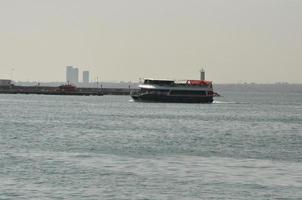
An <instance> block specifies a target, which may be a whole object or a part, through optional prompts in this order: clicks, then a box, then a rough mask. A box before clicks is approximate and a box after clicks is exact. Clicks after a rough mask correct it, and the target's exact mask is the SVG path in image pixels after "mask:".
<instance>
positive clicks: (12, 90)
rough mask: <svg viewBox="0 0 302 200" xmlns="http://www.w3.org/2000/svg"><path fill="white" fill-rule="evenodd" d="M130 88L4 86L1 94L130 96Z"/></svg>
mask: <svg viewBox="0 0 302 200" xmlns="http://www.w3.org/2000/svg"><path fill="white" fill-rule="evenodd" d="M130 91H131V89H130V88H74V89H71V90H70V89H67V88H62V87H49V86H2V87H0V94H42V95H79V96H92V95H93V96H102V95H129V94H130Z"/></svg>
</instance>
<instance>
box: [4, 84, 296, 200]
mask: <svg viewBox="0 0 302 200" xmlns="http://www.w3.org/2000/svg"><path fill="white" fill-rule="evenodd" d="M216 89H217V91H218V92H219V93H220V94H221V95H222V96H223V97H220V98H216V99H215V102H214V103H213V104H177V103H174V104H170V103H137V102H133V101H131V98H130V97H129V96H102V97H93V96H90V97H86V96H85V97H80V96H44V95H4V94H3V95H0V199H1V200H2V199H3V200H4V199H39V200H40V199H142V200H143V199H156V200H158V199H188V200H189V199H190V200H192V199H302V87H301V86H299V85H282V84H281V85H270V86H265V85H264V86H261V85H239V86H238V85H237V86H236V85H233V86H231V85H229V86H217V87H216Z"/></svg>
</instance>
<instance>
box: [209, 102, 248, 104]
mask: <svg viewBox="0 0 302 200" xmlns="http://www.w3.org/2000/svg"><path fill="white" fill-rule="evenodd" d="M213 104H249V103H248V102H235V101H213Z"/></svg>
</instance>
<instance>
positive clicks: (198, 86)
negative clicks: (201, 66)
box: [131, 79, 218, 103]
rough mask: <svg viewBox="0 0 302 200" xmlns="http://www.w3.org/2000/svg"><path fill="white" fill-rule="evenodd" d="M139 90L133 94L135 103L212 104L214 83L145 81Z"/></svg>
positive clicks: (203, 81) (202, 81) (199, 81)
mask: <svg viewBox="0 0 302 200" xmlns="http://www.w3.org/2000/svg"><path fill="white" fill-rule="evenodd" d="M138 87H139V89H137V90H133V91H132V92H131V97H132V98H133V100H135V101H147V102H172V103H173V102H174V103H212V102H213V97H214V96H215V95H218V94H217V93H214V92H213V85H212V81H206V80H186V81H174V80H161V79H144V82H143V83H142V84H140V85H139V86H138Z"/></svg>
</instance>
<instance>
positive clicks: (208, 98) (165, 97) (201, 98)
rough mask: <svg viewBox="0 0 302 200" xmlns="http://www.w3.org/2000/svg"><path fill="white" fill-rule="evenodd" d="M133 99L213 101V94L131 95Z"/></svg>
mask: <svg viewBox="0 0 302 200" xmlns="http://www.w3.org/2000/svg"><path fill="white" fill-rule="evenodd" d="M131 97H132V98H133V100H135V101H141V102H163V103H212V102H213V96H174V95H173V96H172V95H171V96H170V95H154V94H144V95H131Z"/></svg>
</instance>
